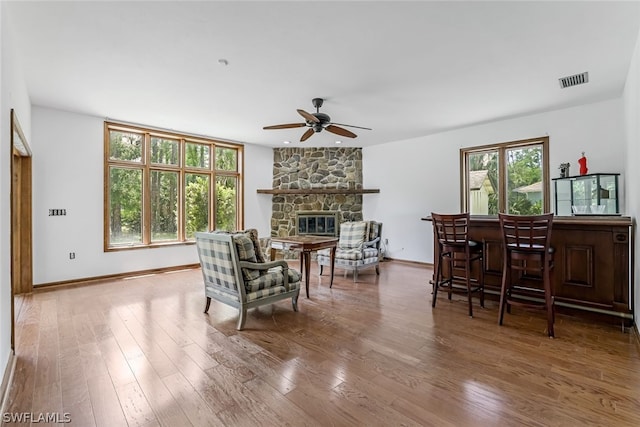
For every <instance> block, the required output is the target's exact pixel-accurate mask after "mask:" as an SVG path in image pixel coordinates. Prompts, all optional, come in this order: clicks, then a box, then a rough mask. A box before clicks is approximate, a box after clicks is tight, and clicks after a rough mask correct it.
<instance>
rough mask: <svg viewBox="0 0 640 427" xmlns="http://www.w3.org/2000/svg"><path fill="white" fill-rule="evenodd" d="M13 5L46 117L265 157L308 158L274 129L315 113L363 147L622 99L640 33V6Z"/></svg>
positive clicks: (324, 142) (12, 21) (328, 138)
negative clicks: (131, 128) (73, 117)
mask: <svg viewBox="0 0 640 427" xmlns="http://www.w3.org/2000/svg"><path fill="white" fill-rule="evenodd" d="M6 3H8V4H7V8H6V9H5V11H6V12H8V14H7V16H6V18H7V19H6V20H4V22H9V26H10V27H9V28H10V31H11V34H12V37H13V42H14V46H15V47H16V51H17V53H18V56H19V58H20V61H21V66H22V68H23V71H24V75H25V78H26V83H27V87H28V90H29V94H30V96H31V101H32V103H33V104H34V105H40V106H47V107H53V108H59V109H62V110H68V111H74V112H80V113H85V114H91V115H96V116H100V117H108V118H111V119H115V120H124V121H129V122H135V123H140V124H144V125H148V126H155V127H161V128H167V129H175V130H178V131H184V132H189V133H194V134H201V135H208V136H213V137H218V138H222V139H227V140H234V141H239V142H246V143H254V144H263V145H268V146H280V145H281V144H282V141H283V140H291V141H293V143H292V145H296V146H298V145H301V143H300V142H298V141H299V139H300V136H301V135H302V133H303V132H304V131H305V129H303V128H297V129H287V130H263V129H262V127H263V126H266V125H274V124H280V123H295V122H302V121H303V119H302V117H300V116H299V115H298V113H296V109H298V108H301V109H304V110H306V111H308V112H314V111H315V110H314V109H313V106H312V104H311V99H312V98H315V97H322V98H325V99H326V101H325V103H324V106H323V107H322V109H321V110H320V111H321V112H324V113H327V114H329V115H330V116H331V118H332V120H334V121H335V122H338V123H344V124H352V125H357V126H364V127H371V128H373V130H371V131H368V130H360V129H351V128H349V129H351V130H352V131H354V132H355V133H357V134H358V135H359V136H358V138H356V139H354V140H351V139H347V138H342V139H343V140H344V145H348V146H358V147H366V146H370V145H373V144H380V143H384V142H390V141H396V140H402V139H407V138H413V137H419V136H423V135H428V134H433V133H437V132H442V131H445V130H449V129H455V128H459V127H463V126H468V125H472V124H478V123H483V122H488V121H493V120H497V119H502V118H508V117H516V116H521V115H527V114H532V113H536V112H541V111H548V110H553V109H558V108H564V107H568V106H573V105H579V104H584V103H589V102H595V101H599V100H604V99H610V98H615V97H618V96H620V95H621V93H622V90H623V87H624V82H625V79H626V76H627V72H628V69H629V64H630V60H631V55H632V53H633V49H634V46H635V43H636V41H637V39H638V29H639V23H640V7H639V6H640V3H639V2H638V1H627V2H611V1H602V2H592V1H589V2H582V1H570V2H520V1H516V2H481V1H471V2H416V1H414V2H396V1H389V2H379V1H378V2H364V1H356V2H330V1H299V2H270V1H259V2H246V1H235V2H217V1H209V2H179V1H172V2H167V1H163V2H148V1H128V2H125V1H112V2H96V1H85V2H77V1H76V2H58V1H45V2H33V1H27V2H6ZM222 58H224V59H226V60H227V61H228V65H227V66H222V65H220V64H219V62H218V61H219V59H222ZM583 71H588V72H589V83H588V84H586V85H582V86H576V87H571V88H567V89H560V85H559V83H558V78H560V77H564V76H568V75H572V74H576V73H581V72H583ZM337 138H338V137H337V136H336V135H333V134H331V133H329V132H327V131H323V132H322V133H320V134H315V135H313V136H312V137H311V138H310V139H309V140H308V141H307V142H305V143H302V144H304V146H329V145H333V144H334V141H335V140H336V139H337Z"/></svg>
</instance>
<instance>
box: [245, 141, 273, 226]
mask: <svg viewBox="0 0 640 427" xmlns="http://www.w3.org/2000/svg"><path fill="white" fill-rule="evenodd" d="M244 152H245V163H244V168H245V169H244V170H245V172H246V173H245V174H244V185H245V193H244V226H245V228H257V229H258V235H259V236H261V237H262V236H264V237H268V236H270V235H271V199H272V198H273V196H271V195H270V194H256V190H257V189H258V188H272V186H273V148H268V147H263V146H260V145H251V144H246V145H245V146H244Z"/></svg>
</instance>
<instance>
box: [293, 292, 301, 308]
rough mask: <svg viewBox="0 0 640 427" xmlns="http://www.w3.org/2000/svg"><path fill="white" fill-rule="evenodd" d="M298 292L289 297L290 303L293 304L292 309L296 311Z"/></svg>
mask: <svg viewBox="0 0 640 427" xmlns="http://www.w3.org/2000/svg"><path fill="white" fill-rule="evenodd" d="M299 295H300V293H297V294H296V296H294V297H291V305H293V311H298V296H299Z"/></svg>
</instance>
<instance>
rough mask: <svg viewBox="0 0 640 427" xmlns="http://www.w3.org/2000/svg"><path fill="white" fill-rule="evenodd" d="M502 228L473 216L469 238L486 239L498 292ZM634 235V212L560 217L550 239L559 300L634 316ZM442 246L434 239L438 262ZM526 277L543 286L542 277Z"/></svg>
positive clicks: (492, 288)
mask: <svg viewBox="0 0 640 427" xmlns="http://www.w3.org/2000/svg"><path fill="white" fill-rule="evenodd" d="M499 227H500V225H499V222H498V219H497V218H496V217H472V218H471V227H470V229H469V236H470V238H471V239H473V240H475V241H478V242H482V244H483V247H484V250H485V256H484V273H485V275H484V277H485V289H486V290H487V292H489V293H494V294H499V292H500V286H501V280H502V257H503V254H502V236H501V232H500V228H499ZM632 240H633V222H632V220H631V218H629V217H555V218H554V220H553V229H552V237H551V244H552V246H553V248H554V251H555V252H554V264H555V267H554V271H553V276H552V282H553V289H554V295H555V300H556V304H557V305H559V306H563V305H564V306H567V307H571V308H579V309H585V310H590V311H595V312H598V313H603V314H609V315H614V316H618V317H621V318H624V319H632V318H633V307H632V295H631V284H632V283H633V280H632V274H633V266H632V263H633V256H632V247H633V245H632V243H633V242H632ZM434 243H435V240H434ZM437 250H438V245H436V244H434V262H437V260H438V258H439V257H438V253H437ZM523 282H525V283H526V284H527V285H528V286H531V287H533V288H541V287H542V279H541V278H538V277H525V278H523Z"/></svg>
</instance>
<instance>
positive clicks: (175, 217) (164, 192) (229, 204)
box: [104, 122, 243, 250]
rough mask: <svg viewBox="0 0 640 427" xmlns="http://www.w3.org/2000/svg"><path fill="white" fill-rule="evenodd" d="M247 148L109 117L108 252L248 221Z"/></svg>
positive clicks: (235, 226)
mask: <svg viewBox="0 0 640 427" xmlns="http://www.w3.org/2000/svg"><path fill="white" fill-rule="evenodd" d="M242 155H243V151H242V146H241V145H235V144H230V143H223V142H219V141H215V140H209V139H203V138H194V137H191V136H187V135H180V134H172V133H171V134H170V133H165V132H161V131H156V130H150V129H144V128H139V127H132V126H128V125H122V124H117V123H110V122H105V195H104V211H105V212H104V218H105V224H104V229H105V231H104V234H105V239H104V240H105V250H115V249H123V248H140V247H148V246H156V245H167V244H172V243H173V244H176V243H183V242H188V241H193V240H194V238H195V233H196V232H198V231H206V230H211V229H218V230H237V229H239V228H242V226H243V213H242V203H241V201H242V170H241V165H242Z"/></svg>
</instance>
